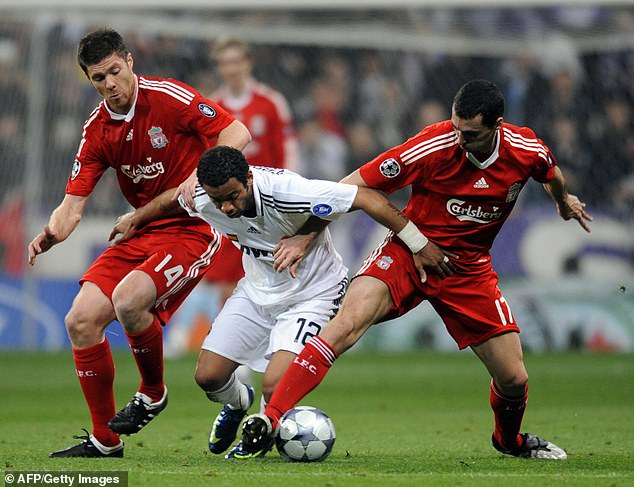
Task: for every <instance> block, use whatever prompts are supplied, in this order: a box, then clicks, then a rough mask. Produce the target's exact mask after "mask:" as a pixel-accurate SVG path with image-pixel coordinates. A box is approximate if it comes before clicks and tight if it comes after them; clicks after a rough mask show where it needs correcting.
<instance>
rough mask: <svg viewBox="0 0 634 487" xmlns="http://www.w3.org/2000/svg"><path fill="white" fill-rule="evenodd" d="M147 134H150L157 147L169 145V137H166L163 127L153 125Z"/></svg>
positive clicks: (153, 145)
mask: <svg viewBox="0 0 634 487" xmlns="http://www.w3.org/2000/svg"><path fill="white" fill-rule="evenodd" d="M147 134H148V135H149V136H150V142H151V143H152V147H154V148H155V149H161V148H163V147H165V146H166V145H167V142H168V141H167V137H165V134H164V133H163V129H162V128H161V127H152V128H151V129H150V130H148V131H147Z"/></svg>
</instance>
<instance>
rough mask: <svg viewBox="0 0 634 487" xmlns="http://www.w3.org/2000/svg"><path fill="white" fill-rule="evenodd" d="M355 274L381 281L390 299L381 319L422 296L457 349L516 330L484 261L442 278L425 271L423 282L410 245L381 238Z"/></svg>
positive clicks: (399, 312) (414, 303)
mask: <svg viewBox="0 0 634 487" xmlns="http://www.w3.org/2000/svg"><path fill="white" fill-rule="evenodd" d="M357 276H372V277H375V278H377V279H379V280H381V281H383V282H384V283H385V284H387V286H388V288H389V290H390V294H391V295H392V301H393V302H394V305H393V306H392V308H391V309H390V311H389V312H388V314H387V315H386V316H384V317H383V319H382V321H386V320H391V319H393V318H396V317H398V316H401V315H403V314H405V313H406V312H408V311H409V310H411V309H412V308H414V307H416V306H417V305H418V304H419V303H420V302H421V301H423V300H428V301H429V303H430V304H431V305H432V306H433V307H434V309H435V310H436V312H437V313H438V314H439V315H440V317H441V318H442V320H443V322H444V323H445V326H446V327H447V330H448V331H449V334H450V335H451V336H452V337H453V339H454V340H455V341H456V343H457V344H458V346H459V347H460V348H461V349H463V348H466V347H468V346H470V345H475V344H478V343H482V342H484V341H486V340H488V339H489V338H491V337H493V336H496V335H501V334H502V333H507V332H510V331H514V332H518V333H519V328H518V327H517V324H516V323H515V319H514V318H513V315H512V313H511V308H510V307H509V304H508V303H507V302H506V300H505V299H504V296H502V293H501V292H500V289H499V288H498V276H497V274H496V273H495V271H494V270H493V268H492V267H491V265H490V264H488V266H487V267H486V269H485V270H484V271H483V272H479V273H478V274H475V275H465V274H458V273H457V274H454V275H453V276H450V277H447V278H445V279H441V278H440V277H439V276H438V275H437V274H435V273H434V272H433V271H429V272H428V273H427V282H425V283H421V282H420V276H419V274H418V271H417V270H416V267H414V259H413V258H412V253H411V252H410V250H409V249H408V248H407V247H405V246H404V245H403V244H402V243H401V242H400V241H399V240H395V241H391V240H386V241H384V242H383V243H382V244H381V245H380V246H379V247H377V249H376V250H375V251H374V252H372V253H371V254H370V256H369V257H368V259H366V261H365V262H364V264H363V266H362V267H361V269H360V270H359V272H358V273H357V275H356V276H355V277H357Z"/></svg>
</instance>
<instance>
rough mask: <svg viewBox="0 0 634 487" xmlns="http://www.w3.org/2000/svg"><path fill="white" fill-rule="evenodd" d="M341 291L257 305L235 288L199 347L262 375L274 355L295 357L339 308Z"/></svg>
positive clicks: (338, 285) (336, 290)
mask: <svg viewBox="0 0 634 487" xmlns="http://www.w3.org/2000/svg"><path fill="white" fill-rule="evenodd" d="M346 283H347V279H346ZM342 289H345V286H344V285H340V284H337V286H335V287H333V288H332V290H331V291H330V292H328V293H321V294H320V296H319V298H318V299H312V300H311V301H305V302H300V303H295V304H291V305H286V304H275V305H270V306H259V305H257V304H254V303H253V302H252V301H251V300H250V299H249V298H248V297H247V296H246V294H245V293H244V292H243V291H242V289H241V287H240V286H238V287H237V288H236V290H235V291H234V293H233V294H232V295H231V297H230V298H229V299H228V300H227V302H226V303H225V305H224V306H223V308H222V310H221V311H220V313H219V314H218V316H217V317H216V319H215V320H214V322H213V324H212V326H211V331H210V332H209V334H208V335H207V337H206V338H205V341H204V342H203V344H202V348H203V350H209V351H210V352H214V353H217V354H218V355H221V356H223V357H226V358H228V359H229V360H233V361H234V362H237V363H239V364H242V365H248V366H249V367H250V368H251V369H253V370H255V371H256V372H264V370H265V369H266V366H267V364H268V359H269V358H271V355H272V354H273V353H274V352H277V351H278V350H287V351H289V352H293V353H295V354H298V353H299V352H301V351H302V349H303V348H304V345H305V344H306V342H307V341H308V340H309V339H310V338H312V337H313V336H315V335H318V334H319V333H320V332H321V330H322V329H323V328H324V326H326V324H327V323H328V321H330V319H331V318H332V317H333V316H334V315H335V313H336V312H337V309H338V308H339V304H340V303H341V299H342V298H343V292H342Z"/></svg>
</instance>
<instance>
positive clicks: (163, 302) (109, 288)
mask: <svg viewBox="0 0 634 487" xmlns="http://www.w3.org/2000/svg"><path fill="white" fill-rule="evenodd" d="M220 245H221V239H220V234H219V233H217V232H216V231H215V230H214V231H213V232H212V230H211V229H210V227H209V225H207V224H206V223H205V225H193V226H189V227H188V226H182V225H168V226H165V227H158V228H150V229H148V230H147V231H145V232H140V233H138V234H137V235H136V236H135V237H133V238H132V239H130V240H128V241H127V242H123V243H121V244H119V245H115V246H114V247H108V248H107V249H106V250H105V251H104V252H103V253H102V254H101V255H100V256H99V257H98V258H97V260H96V261H95V262H93V264H92V265H91V266H90V268H89V269H88V270H87V271H86V273H85V274H84V275H83V276H82V278H81V279H80V281H79V282H80V284H83V283H84V282H85V281H90V282H93V283H95V284H96V285H97V286H99V288H100V289H101V290H102V291H103V292H104V294H105V295H106V296H108V297H109V298H110V299H112V293H113V291H114V289H115V287H117V285H118V284H119V282H121V280H122V279H123V278H124V277H125V276H126V275H128V273H130V271H133V270H140V271H143V272H145V273H146V274H147V275H148V276H150V277H151V278H152V281H154V285H155V286H156V296H157V298H156V304H155V311H156V315H157V316H158V318H159V320H160V321H161V323H162V324H163V325H165V324H166V323H167V322H168V321H169V319H170V317H171V316H172V314H174V312H175V311H176V310H177V309H178V307H179V306H180V305H181V303H182V302H183V300H184V299H185V298H186V297H187V295H188V294H189V293H190V292H191V290H192V289H193V288H194V287H195V286H196V284H198V282H199V281H200V280H201V279H202V277H203V275H204V274H205V272H206V271H207V269H209V264H210V261H211V259H212V258H213V257H215V255H216V254H217V253H218V250H219V249H220Z"/></svg>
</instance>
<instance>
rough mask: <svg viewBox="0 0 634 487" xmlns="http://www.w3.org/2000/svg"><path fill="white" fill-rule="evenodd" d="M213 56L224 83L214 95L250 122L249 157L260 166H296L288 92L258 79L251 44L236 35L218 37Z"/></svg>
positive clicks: (226, 107)
mask: <svg viewBox="0 0 634 487" xmlns="http://www.w3.org/2000/svg"><path fill="white" fill-rule="evenodd" d="M212 57H213V60H214V61H215V63H216V66H217V68H218V74H219V75H220V78H221V81H222V84H221V86H220V88H218V90H216V91H214V92H213V93H212V94H211V95H210V98H211V99H212V100H214V101H215V102H216V103H218V104H219V105H220V106H221V107H223V108H224V109H225V110H227V111H228V112H229V113H231V114H232V115H233V116H234V117H236V118H237V119H238V120H240V121H241V122H242V123H243V124H245V125H246V126H247V128H248V129H249V131H250V132H251V136H252V137H253V140H252V141H251V143H250V144H249V145H248V146H247V148H246V149H245V150H244V155H245V157H246V158H247V159H248V160H249V161H250V162H252V163H253V164H254V165H258V166H269V167H283V168H285V169H291V170H294V169H296V166H297V142H296V139H295V133H294V130H293V125H292V117H291V111H290V108H289V105H288V102H287V101H286V99H285V98H284V96H283V95H282V94H281V93H279V92H278V91H276V90H274V89H273V88H271V87H270V86H267V85H265V84H263V83H260V82H259V81H256V80H255V79H254V78H253V77H252V75H251V72H252V70H253V59H252V57H251V50H250V48H249V46H248V45H247V44H246V43H245V42H244V41H242V40H241V39H237V38H235V37H228V38H224V39H220V40H218V41H217V42H216V43H215V44H214V47H213V50H212Z"/></svg>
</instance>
